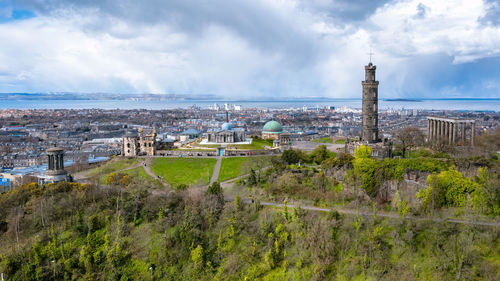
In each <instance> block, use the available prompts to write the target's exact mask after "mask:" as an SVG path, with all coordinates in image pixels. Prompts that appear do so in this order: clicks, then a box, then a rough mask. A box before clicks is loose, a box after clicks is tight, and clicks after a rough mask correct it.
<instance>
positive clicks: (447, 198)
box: [417, 168, 479, 211]
mask: <svg viewBox="0 0 500 281" xmlns="http://www.w3.org/2000/svg"><path fill="white" fill-rule="evenodd" d="M427 184H428V185H429V187H427V189H422V190H420V191H419V193H418V194H417V198H421V199H422V207H423V208H424V209H425V210H428V211H431V210H433V209H438V208H440V207H445V206H453V207H463V206H465V205H466V204H467V197H468V195H470V194H472V193H473V192H475V191H476V189H477V188H478V187H479V185H478V184H477V183H476V182H473V181H472V180H471V179H470V178H467V177H464V176H463V175H462V173H460V172H459V171H457V170H455V169H453V168H450V169H449V170H447V171H442V172H441V173H439V174H437V175H431V176H429V177H428V178H427Z"/></svg>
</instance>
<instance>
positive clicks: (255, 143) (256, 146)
mask: <svg viewBox="0 0 500 281" xmlns="http://www.w3.org/2000/svg"><path fill="white" fill-rule="evenodd" d="M266 146H269V147H273V140H270V139H268V140H263V139H253V140H252V143H251V144H238V145H228V146H227V148H228V149H234V148H236V149H250V150H264V147H266Z"/></svg>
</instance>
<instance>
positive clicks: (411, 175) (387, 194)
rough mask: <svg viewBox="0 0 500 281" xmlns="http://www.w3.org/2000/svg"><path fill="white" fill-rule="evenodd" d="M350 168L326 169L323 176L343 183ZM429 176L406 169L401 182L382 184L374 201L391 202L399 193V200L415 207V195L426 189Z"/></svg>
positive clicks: (394, 181) (425, 173)
mask: <svg viewBox="0 0 500 281" xmlns="http://www.w3.org/2000/svg"><path fill="white" fill-rule="evenodd" d="M350 168H352V167H340V168H338V167H334V168H330V169H327V170H326V171H325V174H326V176H328V177H332V178H334V179H336V180H337V181H339V182H344V183H345V180H346V171H347V170H349V169H350ZM430 174H431V173H428V172H419V171H414V170H409V169H407V170H406V171H405V173H404V174H403V180H401V181H398V180H388V181H384V182H382V183H381V185H380V188H379V192H378V194H377V196H376V198H375V199H376V200H377V201H378V202H380V203H383V202H389V201H393V199H394V196H395V195H396V192H399V198H400V199H401V200H406V201H407V202H408V203H409V204H410V206H416V204H417V203H418V202H417V198H416V195H417V193H418V192H419V191H420V190H421V189H423V188H427V177H428V176H429V175H430ZM344 187H345V188H346V189H354V188H353V187H349V186H348V185H346V184H344ZM365 195H366V193H365ZM358 196H359V194H358ZM366 196H368V195H366Z"/></svg>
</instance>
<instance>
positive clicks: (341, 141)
mask: <svg viewBox="0 0 500 281" xmlns="http://www.w3.org/2000/svg"><path fill="white" fill-rule="evenodd" d="M335 143H336V144H345V139H338V140H335Z"/></svg>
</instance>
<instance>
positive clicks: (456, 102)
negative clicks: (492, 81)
mask: <svg viewBox="0 0 500 281" xmlns="http://www.w3.org/2000/svg"><path fill="white" fill-rule="evenodd" d="M225 103H228V104H232V105H241V107H242V108H261V109H290V108H304V107H307V108H309V109H311V108H330V107H335V108H339V107H346V108H354V109H360V108H361V99H293V100H0V109H92V108H98V109H151V110H162V109H176V108H189V107H193V106H196V107H199V108H207V109H208V108H209V107H211V106H213V105H214V104H218V105H219V106H223V105H224V104H225ZM402 109H417V110H458V111H489V112H500V98H498V99H422V100H385V99H381V100H379V110H381V111H384V110H402Z"/></svg>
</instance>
